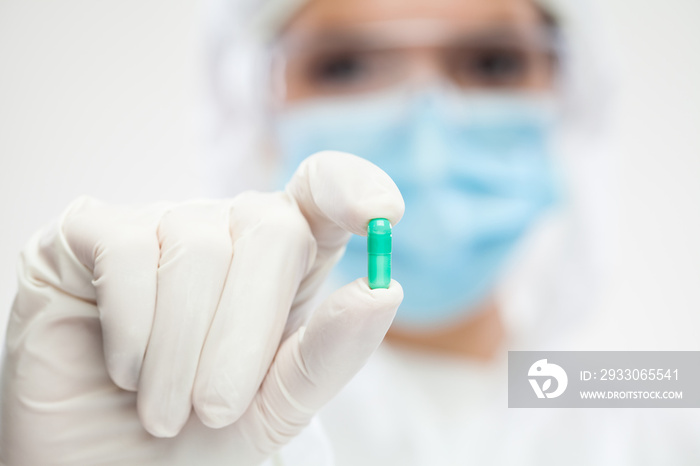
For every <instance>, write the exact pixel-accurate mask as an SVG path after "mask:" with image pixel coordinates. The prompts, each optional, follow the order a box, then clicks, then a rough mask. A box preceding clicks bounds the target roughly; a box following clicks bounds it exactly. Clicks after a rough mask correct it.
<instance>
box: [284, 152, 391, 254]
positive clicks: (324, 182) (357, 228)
mask: <svg viewBox="0 0 700 466" xmlns="http://www.w3.org/2000/svg"><path fill="white" fill-rule="evenodd" d="M286 191H287V192H288V193H289V194H290V195H291V196H292V197H293V198H294V199H295V200H296V202H297V204H298V206H299V209H300V210H301V212H302V214H303V215H304V217H305V218H306V221H307V222H308V223H309V226H310V227H311V233H312V234H313V235H314V238H316V242H317V245H318V247H319V252H321V250H322V249H336V248H339V247H342V246H344V245H345V242H346V241H347V240H348V238H349V234H348V233H354V234H356V235H362V236H366V235H367V224H368V223H369V221H370V220H371V219H373V218H386V219H388V220H389V221H390V222H391V224H392V225H396V224H397V223H398V222H399V220H401V217H402V216H403V213H404V202H403V197H402V196H401V192H400V191H399V188H398V187H397V186H396V184H395V183H394V181H393V180H392V179H391V178H390V177H389V175H387V174H386V173H385V172H384V171H383V170H382V169H381V168H379V167H378V166H376V165H374V164H373V163H372V162H370V161H368V160H365V159H363V158H360V157H358V156H355V155H352V154H348V153H345V152H337V151H323V152H318V153H316V154H314V155H312V156H310V157H308V158H307V159H305V160H304V161H303V162H302V163H301V165H299V168H298V169H297V171H296V172H295V173H294V175H293V176H292V179H291V180H290V182H289V183H288V184H287V187H286Z"/></svg>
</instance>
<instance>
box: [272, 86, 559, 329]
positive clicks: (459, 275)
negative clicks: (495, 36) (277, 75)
mask: <svg viewBox="0 0 700 466" xmlns="http://www.w3.org/2000/svg"><path fill="white" fill-rule="evenodd" d="M548 104H549V102H548V101H545V100H544V99H541V98H540V99H537V98H534V97H529V98H528V97H522V96H521V97H516V96H468V95H464V94H459V93H447V92H446V91H437V92H428V93H425V94H421V95H415V96H413V97H407V96H406V95H401V94H386V95H384V96H374V97H373V98H371V99H366V100H360V99H357V98H355V99H353V100H330V99H326V100H319V101H316V102H312V103H306V104H304V105H303V106H302V105H299V106H296V107H293V108H291V109H287V110H286V111H285V112H284V113H283V114H281V115H280V118H279V121H278V126H277V130H278V134H277V136H278V142H279V144H280V149H281V152H282V156H283V166H284V168H283V176H284V179H285V180H288V179H289V177H290V176H291V174H292V173H293V172H294V170H295V169H296V167H297V166H298V165H299V163H300V162H301V161H302V160H303V159H304V158H306V157H307V156H309V155H311V154H313V153H314V152H318V151H320V150H327V149H331V150H339V151H345V152H350V153H353V154H355V155H359V156H360V157H364V158H366V159H368V160H370V161H371V162H373V163H374V164H376V165H378V166H379V167H380V168H382V169H383V170H384V171H386V172H387V173H388V174H389V175H390V176H391V177H392V179H393V180H394V181H395V182H396V184H397V186H398V187H399V189H400V190H401V193H402V195H403V197H404V200H405V203H406V213H405V215H404V217H403V219H402V220H401V222H400V223H399V224H398V225H396V227H395V228H394V234H393V237H394V245H393V246H394V249H393V254H392V260H393V264H392V270H393V278H395V279H396V280H398V281H399V282H400V283H401V285H402V286H403V288H404V301H403V303H402V304H401V307H400V309H399V311H398V313H397V316H396V320H395V324H397V325H399V326H403V327H409V328H410V327H414V328H425V327H436V326H442V325H449V324H450V323H453V322H455V321H457V320H460V319H464V318H465V317H466V316H467V315H469V314H470V313H472V312H474V311H475V310H476V309H478V307H479V306H478V304H480V303H481V302H482V301H483V300H484V299H485V298H487V297H488V295H489V293H491V292H492V291H493V288H494V285H495V283H496V282H497V279H498V277H499V275H500V273H501V271H502V270H503V268H504V266H505V265H506V263H507V259H508V257H509V256H510V255H511V253H512V251H513V249H514V247H515V246H516V244H517V242H518V240H519V239H520V238H521V237H522V236H523V235H524V233H525V232H526V231H527V230H528V229H529V227H530V226H531V225H532V224H533V223H534V222H535V221H536V220H537V219H538V217H539V216H540V215H541V214H542V212H543V211H545V210H546V209H547V208H548V207H549V206H550V205H552V204H553V201H554V199H555V186H554V184H555V183H554V176H553V172H552V168H551V166H550V157H549V154H548V150H547V145H548V139H549V133H550V128H551V126H552V116H553V111H552V110H551V105H548ZM366 264H367V249H366V238H362V237H353V238H352V239H351V240H350V242H349V244H348V247H347V251H346V254H345V256H344V257H343V259H342V260H341V261H340V262H339V264H338V266H337V267H336V271H337V274H338V275H339V278H340V279H341V280H343V281H350V280H353V279H355V278H357V277H361V276H365V275H366V274H367V271H366V267H367V265H366Z"/></svg>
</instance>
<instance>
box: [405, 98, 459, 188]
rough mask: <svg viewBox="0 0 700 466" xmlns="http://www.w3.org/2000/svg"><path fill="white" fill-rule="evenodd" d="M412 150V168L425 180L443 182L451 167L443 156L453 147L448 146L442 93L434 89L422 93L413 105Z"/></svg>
mask: <svg viewBox="0 0 700 466" xmlns="http://www.w3.org/2000/svg"><path fill="white" fill-rule="evenodd" d="M409 118H410V126H409V128H408V131H410V139H411V141H410V144H409V145H408V148H409V150H410V154H406V155H407V156H408V162H409V163H410V164H411V168H412V169H413V170H415V171H416V173H420V174H421V176H420V179H421V181H422V184H425V185H430V184H432V183H436V182H440V181H441V180H442V179H443V178H444V177H445V175H446V173H447V171H448V170H449V167H448V160H446V157H443V155H444V154H446V153H447V152H446V151H448V150H449V147H445V146H446V144H447V138H446V137H445V134H444V133H445V125H444V121H442V120H443V115H441V114H440V102H439V97H438V96H437V95H436V94H434V93H428V94H423V95H419V96H417V97H415V98H414V101H413V102H412V104H411V106H410V115H409Z"/></svg>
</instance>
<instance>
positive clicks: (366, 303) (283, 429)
mask: <svg viewBox="0 0 700 466" xmlns="http://www.w3.org/2000/svg"><path fill="white" fill-rule="evenodd" d="M402 299H403V290H402V288H401V285H399V283H398V282H396V281H393V280H392V282H391V284H390V286H389V288H387V289H374V290H372V289H370V288H369V287H368V286H367V280H366V279H365V278H361V279H357V280H355V281H354V282H352V283H349V284H348V285H345V286H344V287H342V288H340V289H339V290H337V291H336V292H335V293H333V294H332V295H331V296H330V297H329V298H328V299H327V300H326V301H324V302H323V303H322V304H321V305H320V306H319V308H318V309H317V310H316V312H315V313H314V314H313V317H312V318H311V321H310V322H309V324H308V326H307V327H302V328H300V329H299V330H298V331H297V332H296V333H295V334H294V335H292V336H291V337H290V338H288V339H287V340H286V341H285V342H284V344H283V345H282V346H281V347H280V350H279V351H278V353H277V356H276V357H275V361H274V362H273V364H272V366H271V367H270V371H269V372H268V374H267V376H266V378H265V380H264V381H263V384H262V387H261V389H260V391H259V392H258V394H257V395H256V400H255V402H254V403H252V404H251V405H250V407H249V409H248V411H247V412H246V413H245V414H244V415H243V417H242V418H241V420H240V421H239V423H238V426H237V427H238V428H239V429H240V432H241V433H242V434H243V435H244V436H245V438H246V443H248V444H249V445H251V444H252V446H253V447H254V450H255V451H257V452H259V453H261V454H263V455H269V454H271V453H272V452H274V451H275V450H277V449H278V448H279V447H281V446H282V445H284V444H285V443H287V442H288V441H289V440H291V438H293V437H294V436H295V435H297V434H298V433H299V432H300V431H301V430H302V429H303V428H304V426H306V425H307V424H308V423H309V422H310V420H311V418H312V417H313V416H314V414H315V413H316V411H317V410H318V409H319V408H321V406H323V405H324V404H325V403H326V402H328V401H329V400H330V399H331V398H332V397H333V396H335V395H336V394H337V393H338V392H339V391H340V389H341V388H343V386H345V384H347V383H348V382H349V381H350V379H351V378H352V377H353V376H354V375H355V374H356V373H357V372H358V371H359V370H360V369H361V368H362V366H363V365H364V364H365V363H366V362H367V359H368V358H369V357H370V356H371V355H372V353H373V352H374V351H375V350H376V349H377V347H378V346H379V344H380V343H381V341H382V339H383V338H384V335H385V334H386V332H387V330H388V329H389V326H390V325H391V321H392V320H393V318H394V315H395V314H396V310H397V309H398V307H399V304H401V300H402Z"/></svg>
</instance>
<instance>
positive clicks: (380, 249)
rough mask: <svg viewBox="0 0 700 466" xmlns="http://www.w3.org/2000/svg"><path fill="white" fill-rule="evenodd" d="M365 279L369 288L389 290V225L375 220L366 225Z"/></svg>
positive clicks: (384, 221)
mask: <svg viewBox="0 0 700 466" xmlns="http://www.w3.org/2000/svg"><path fill="white" fill-rule="evenodd" d="M367 277H368V281H369V287H370V288H371V289H375V288H389V283H390V282H391V223H389V220H387V219H385V218H375V219H372V220H370V222H369V225H367Z"/></svg>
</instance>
